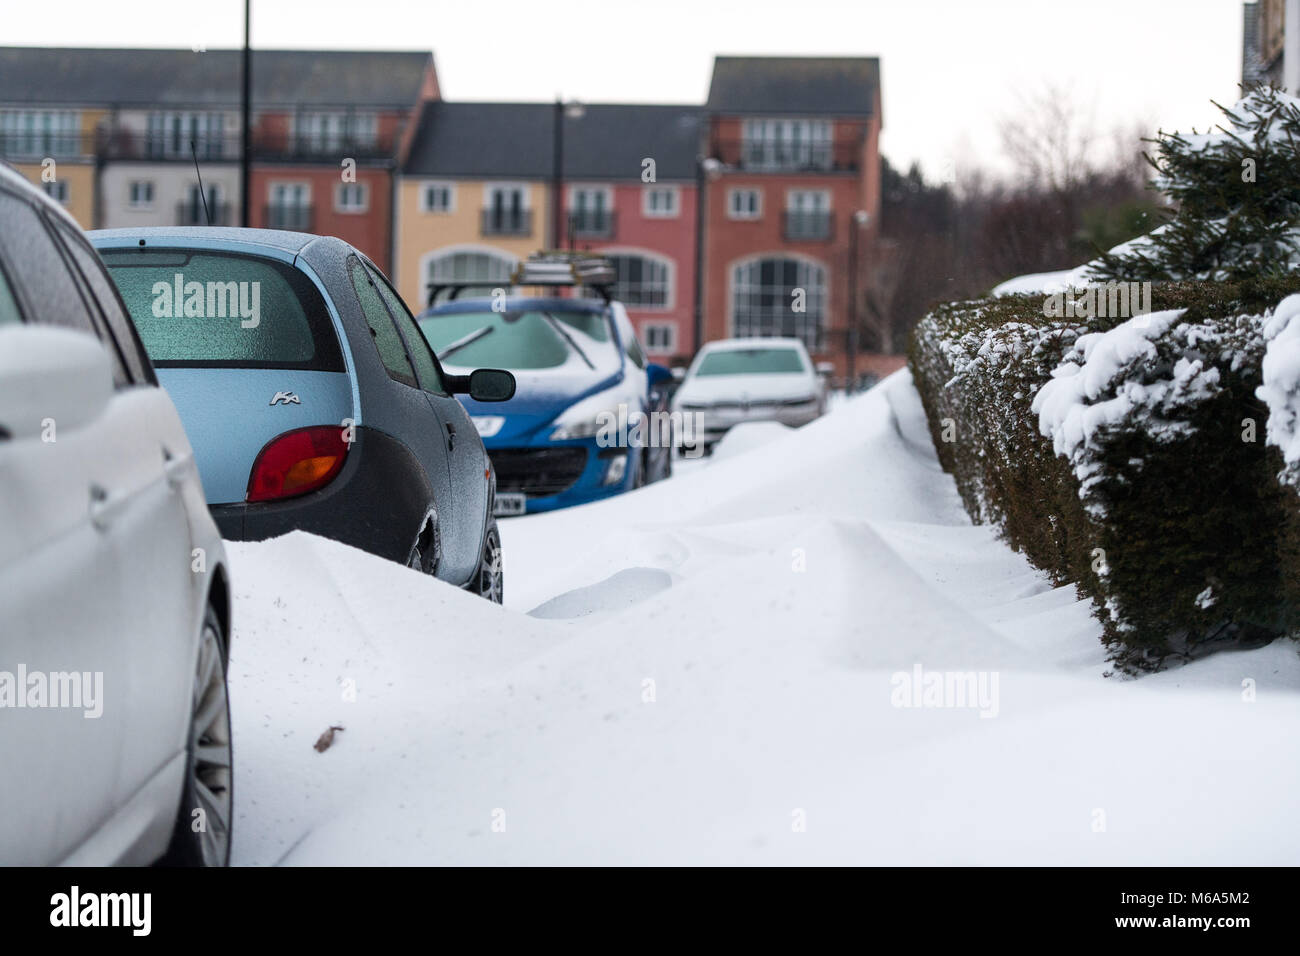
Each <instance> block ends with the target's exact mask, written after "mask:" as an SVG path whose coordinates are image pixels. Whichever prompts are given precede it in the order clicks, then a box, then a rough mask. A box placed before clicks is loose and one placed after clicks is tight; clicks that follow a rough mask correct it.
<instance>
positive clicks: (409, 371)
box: [348, 259, 419, 388]
mask: <svg viewBox="0 0 1300 956" xmlns="http://www.w3.org/2000/svg"><path fill="white" fill-rule="evenodd" d="M348 265H349V268H350V270H351V272H352V287H353V288H354V289H356V290H357V299H358V301H360V303H361V314H362V315H364V316H365V317H366V324H367V325H368V326H370V337H371V338H372V339H373V340H374V343H375V348H376V349H378V350H379V359H380V361H382V362H383V363H384V368H386V369H387V370H388V377H389V378H391V379H393V380H394V381H397V382H401V383H402V384H403V385H409V386H411V388H418V387H419V386H418V384H417V383H416V380H415V369H413V368H411V359H410V358H409V357H408V356H407V354H406V346H405V345H403V344H402V338H401V336H400V335H398V334H397V326H395V325H394V324H393V317H392V316H391V315H389V314H388V308H387V307H386V306H385V305H384V300H383V299H382V298H381V297H380V295H379V289H378V288H376V286H375V280H374V279H372V278H371V277H370V274H369V273H367V272H366V270H365V268H364V267H363V266H362V265H361V262H360V261H359V260H357V259H351V260H349V263H348Z"/></svg>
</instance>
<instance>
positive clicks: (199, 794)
mask: <svg viewBox="0 0 1300 956" xmlns="http://www.w3.org/2000/svg"><path fill="white" fill-rule="evenodd" d="M233 768H234V762H233V753H232V747H231V733H230V698H229V696H228V694H227V690H226V668H225V663H224V661H223V660H222V642H221V622H220V621H219V620H218V619H217V615H216V612H215V611H214V610H213V609H212V608H211V607H209V608H208V609H207V613H206V614H205V615H204V618H203V634H202V637H201V638H200V640H199V656H198V666H197V667H196V669H195V673H194V690H193V694H192V706H191V710H190V732H189V742H188V745H187V747H186V757H185V785H184V788H183V789H182V791H181V804H180V809H179V810H178V811H177V814H176V826H175V829H173V830H172V839H171V843H170V844H169V845H168V847H167V852H166V853H165V854H163V857H162V859H160V860H159V861H158V862H159V864H160V865H162V866H227V865H228V864H229V863H230V834H231V823H232V819H233V812H232V811H233V808H234V772H233Z"/></svg>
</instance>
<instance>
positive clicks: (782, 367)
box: [695, 348, 807, 375]
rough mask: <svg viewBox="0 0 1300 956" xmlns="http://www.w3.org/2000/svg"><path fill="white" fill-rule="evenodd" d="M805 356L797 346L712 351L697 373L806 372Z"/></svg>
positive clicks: (756, 373)
mask: <svg viewBox="0 0 1300 956" xmlns="http://www.w3.org/2000/svg"><path fill="white" fill-rule="evenodd" d="M806 371H807V369H806V368H804V365H803V358H802V357H801V356H800V355H799V353H798V352H796V351H795V350H794V349H784V348H753V349H726V350H722V351H717V352H710V353H709V354H708V355H706V356H704V358H703V359H701V360H700V367H699V368H697V369H696V370H695V374H696V375H763V374H769V373H781V372H806Z"/></svg>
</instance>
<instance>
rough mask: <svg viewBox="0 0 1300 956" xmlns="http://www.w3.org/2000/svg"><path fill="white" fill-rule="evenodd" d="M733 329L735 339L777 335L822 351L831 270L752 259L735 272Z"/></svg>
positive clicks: (776, 259)
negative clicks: (796, 340) (827, 281)
mask: <svg viewBox="0 0 1300 956" xmlns="http://www.w3.org/2000/svg"><path fill="white" fill-rule="evenodd" d="M731 302H732V305H731V323H732V329H733V330H734V331H733V333H732V334H734V335H735V336H736V337H738V338H740V337H745V336H755V335H774V336H783V337H792V338H797V339H802V340H803V343H804V345H806V346H807V347H808V351H810V352H817V351H821V349H822V348H823V341H822V340H823V335H824V332H825V328H826V269H825V268H824V267H823V266H821V265H819V264H817V263H816V262H810V261H808V260H806V259H789V258H785V257H781V256H773V257H771V258H764V259H750V260H749V261H747V262H742V263H741V264H740V265H738V266H736V267H735V268H734V269H732V270H731Z"/></svg>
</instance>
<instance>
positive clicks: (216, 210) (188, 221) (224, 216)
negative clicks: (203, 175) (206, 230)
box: [176, 183, 230, 226]
mask: <svg viewBox="0 0 1300 956" xmlns="http://www.w3.org/2000/svg"><path fill="white" fill-rule="evenodd" d="M224 199H225V192H224V191H223V190H222V188H221V187H220V186H219V185H217V184H215V183H208V185H207V186H206V187H205V188H204V190H203V192H200V191H199V184H198V183H190V185H189V188H188V189H186V191H185V199H184V200H183V201H182V202H181V203H180V205H179V206H178V207H177V209H176V224H177V225H179V226H205V225H208V224H209V222H210V223H211V224H212V225H214V226H228V225H230V204H229V203H227V202H225V201H224ZM205 202H206V206H205Z"/></svg>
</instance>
